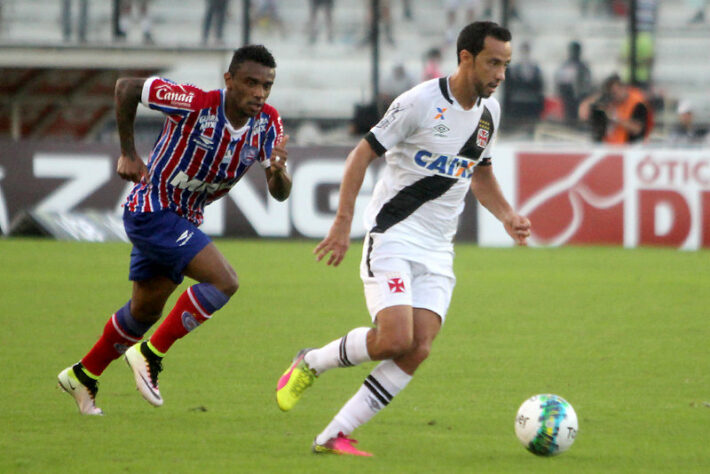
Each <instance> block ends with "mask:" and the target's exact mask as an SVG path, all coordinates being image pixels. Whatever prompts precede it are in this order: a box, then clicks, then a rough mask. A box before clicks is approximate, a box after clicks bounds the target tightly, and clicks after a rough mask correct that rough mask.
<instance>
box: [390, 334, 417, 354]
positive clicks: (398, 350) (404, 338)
mask: <svg viewBox="0 0 710 474" xmlns="http://www.w3.org/2000/svg"><path fill="white" fill-rule="evenodd" d="M383 346H384V347H383V352H385V355H386V358H388V359H392V358H397V357H401V356H403V355H405V354H408V353H410V352H411V351H412V349H413V348H414V338H412V336H411V335H407V334H400V335H397V336H394V337H390V338H388V339H387V340H386V341H385V344H383Z"/></svg>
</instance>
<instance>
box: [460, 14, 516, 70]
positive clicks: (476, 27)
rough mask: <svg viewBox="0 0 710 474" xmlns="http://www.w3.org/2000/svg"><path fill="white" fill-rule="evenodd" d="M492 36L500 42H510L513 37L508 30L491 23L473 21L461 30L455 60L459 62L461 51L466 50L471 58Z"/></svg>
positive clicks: (481, 49)
mask: <svg viewBox="0 0 710 474" xmlns="http://www.w3.org/2000/svg"><path fill="white" fill-rule="evenodd" d="M488 36H492V37H494V38H495V39H497V40H500V41H510V39H511V38H512V37H513V36H512V35H511V34H510V30H508V28H504V27H502V26H500V25H499V24H498V23H495V22H493V21H474V22H473V23H470V24H468V25H467V26H465V27H464V29H463V30H461V33H459V37H458V39H457V40H456V58H457V60H458V62H461V54H460V53H461V51H462V50H464V49H465V50H466V51H468V52H469V53H471V54H472V55H473V56H476V55H477V54H478V53H480V52H481V51H483V46H484V42H485V40H486V37H488Z"/></svg>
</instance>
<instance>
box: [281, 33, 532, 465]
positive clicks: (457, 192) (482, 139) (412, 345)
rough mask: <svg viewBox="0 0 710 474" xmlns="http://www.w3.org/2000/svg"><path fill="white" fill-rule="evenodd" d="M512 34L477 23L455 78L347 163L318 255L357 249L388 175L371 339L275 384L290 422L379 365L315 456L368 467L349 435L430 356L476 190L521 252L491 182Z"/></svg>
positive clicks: (364, 272)
mask: <svg viewBox="0 0 710 474" xmlns="http://www.w3.org/2000/svg"><path fill="white" fill-rule="evenodd" d="M510 40H511V35H510V32H509V31H508V30H507V29H505V28H502V27H500V26H498V25H497V24H495V23H492V22H475V23H471V24H470V25H468V26H467V27H465V28H464V29H463V30H462V31H461V33H460V34H459V37H458V40H457V46H456V50H457V51H456V53H457V57H458V61H459V62H458V67H457V69H456V71H455V72H454V73H453V74H452V75H450V76H449V77H443V78H440V79H432V80H429V81H426V82H423V83H422V84H419V85H418V86H415V87H414V88H412V89H410V90H408V91H406V92H404V93H403V94H401V95H400V96H399V97H398V98H396V99H395V100H394V101H393V102H392V105H390V108H389V110H388V111H387V113H386V114H385V116H384V117H383V118H382V120H381V121H380V122H379V123H378V124H377V125H375V126H374V127H373V128H372V129H371V130H370V132H369V133H368V134H367V135H366V136H365V138H364V139H362V140H361V141H360V142H359V144H358V145H357V146H356V147H355V148H354V149H353V151H352V152H351V153H350V154H349V156H348V158H347V161H346V163H345V174H344V177H343V181H342V184H341V186H340V201H339V204H338V212H337V214H336V216H335V221H334V222H333V225H332V226H331V228H330V231H329V232H328V235H327V236H326V238H325V239H324V240H323V241H322V242H321V243H320V244H318V246H317V247H316V249H315V254H316V258H317V259H318V260H322V259H323V258H325V257H327V256H328V254H330V255H329V256H328V258H327V259H326V260H327V263H328V265H338V264H339V263H340V262H341V261H342V259H343V257H344V256H345V253H346V251H347V249H348V246H349V245H350V228H351V224H352V218H353V213H354V206H355V198H356V196H357V194H358V191H359V189H360V187H361V186H362V182H363V178H364V176H365V172H366V170H367V167H368V166H369V164H370V163H372V161H374V160H375V159H377V158H378V157H380V156H382V155H384V157H385V160H386V165H385V169H384V172H383V173H382V177H381V178H380V180H379V181H378V183H377V185H376V186H375V190H374V192H373V196H372V199H371V200H370V203H369V204H368V207H367V210H366V212H365V225H366V228H367V229H368V232H367V235H366V237H365V245H364V247H363V255H362V261H361V265H360V277H361V278H362V280H363V283H364V287H365V300H366V303H367V307H368V310H369V312H370V316H371V318H372V321H373V322H374V324H375V327H374V328H370V327H360V328H355V329H353V330H351V331H350V332H349V333H347V334H346V335H345V336H343V337H341V338H338V339H336V340H334V341H332V342H330V343H328V344H326V345H325V346H323V347H321V348H319V349H304V350H301V351H300V352H299V353H298V354H297V355H296V357H295V358H294V360H293V362H292V364H291V366H290V367H289V368H288V369H287V370H286V372H285V373H284V374H283V375H282V376H281V378H280V379H279V381H278V383H277V388H276V398H277V402H278V405H279V407H280V408H281V409H282V410H284V411H288V410H291V409H292V408H293V406H294V405H295V404H296V402H298V400H299V399H300V398H301V395H302V394H303V392H304V390H305V389H306V388H308V387H309V386H311V385H312V384H313V383H314V381H315V378H316V377H318V376H320V375H322V374H323V373H325V372H326V371H328V370H330V369H334V368H336V367H351V366H354V365H359V364H362V363H366V362H369V361H373V360H377V361H381V362H380V363H379V364H378V365H377V367H375V369H374V370H373V371H372V372H371V373H370V375H369V376H368V377H367V378H366V379H365V381H364V382H363V385H362V386H361V387H360V389H359V390H358V391H357V392H356V393H355V395H354V396H353V397H352V398H351V399H350V400H349V401H348V402H347V403H346V404H345V405H344V406H343V408H342V409H341V410H340V412H339V413H337V414H336V415H335V417H334V418H333V420H332V421H331V422H330V423H329V424H328V425H327V426H326V427H325V429H324V430H323V431H322V432H321V433H319V434H318V435H317V436H316V438H315V440H314V442H313V451H314V452H316V453H336V454H350V455H357V456H369V455H370V453H367V452H365V451H360V450H358V449H357V448H355V446H354V443H355V441H354V440H353V439H352V438H350V434H351V433H352V432H353V430H355V429H356V428H357V427H358V426H361V425H362V424H364V423H366V422H367V421H368V420H370V419H371V418H372V417H373V416H375V414H377V413H378V412H379V411H380V410H381V409H382V408H384V407H385V406H387V405H388V404H389V403H390V402H391V401H392V399H393V398H394V396H396V395H397V394H398V393H399V392H400V391H402V390H403V389H404V388H405V387H406V386H407V384H408V383H409V381H410V380H411V379H412V376H413V374H414V372H415V370H416V369H417V367H419V365H420V364H421V363H422V362H424V360H425V359H426V358H427V357H428V356H429V352H430V350H431V346H432V343H433V341H434V338H435V337H436V335H437V334H438V333H439V330H440V329H441V325H442V324H443V322H444V320H445V317H446V311H447V310H448V307H449V302H450V300H451V294H452V292H453V288H454V284H455V282H456V278H455V276H454V272H453V256H454V251H453V238H454V235H455V233H456V228H457V223H458V218H459V215H460V214H461V211H462V210H463V205H464V204H463V203H464V198H465V196H466V194H467V192H468V190H469V189H471V191H472V192H473V193H474V195H475V196H476V198H477V199H478V201H479V202H480V203H481V204H482V205H483V206H484V207H486V208H487V209H488V210H489V211H490V212H491V213H492V214H493V215H494V216H496V217H497V218H498V220H500V221H501V223H503V225H504V227H505V229H506V231H507V232H508V234H509V235H510V236H511V237H512V238H513V240H514V241H515V242H517V243H518V244H520V245H524V244H525V243H526V240H527V238H528V236H529V235H530V221H529V220H528V219H527V218H526V217H524V216H521V215H519V214H518V213H517V212H515V210H514V209H513V208H512V207H511V206H510V204H509V203H508V201H507V200H506V199H505V197H504V196H503V194H502V192H501V189H500V186H499V185H498V181H497V180H496V178H495V176H494V174H493V171H492V166H491V164H492V157H493V154H492V150H491V149H492V143H493V142H494V140H495V135H496V130H497V128H498V124H499V122H500V105H499V104H498V101H497V100H496V99H494V98H492V97H490V96H491V94H493V92H494V91H495V90H496V88H497V87H498V86H499V85H500V83H501V82H502V81H503V79H504V78H505V70H506V68H507V66H508V64H509V62H510V59H511V46H510Z"/></svg>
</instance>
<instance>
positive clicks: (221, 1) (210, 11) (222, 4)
mask: <svg viewBox="0 0 710 474" xmlns="http://www.w3.org/2000/svg"><path fill="white" fill-rule="evenodd" d="M206 7H207V8H206V9H205V16H204V17H203V18H202V43H203V44H207V43H208V42H209V40H210V31H211V30H212V27H214V39H215V43H216V44H217V45H218V46H224V20H225V18H227V9H228V8H229V0H207V4H206Z"/></svg>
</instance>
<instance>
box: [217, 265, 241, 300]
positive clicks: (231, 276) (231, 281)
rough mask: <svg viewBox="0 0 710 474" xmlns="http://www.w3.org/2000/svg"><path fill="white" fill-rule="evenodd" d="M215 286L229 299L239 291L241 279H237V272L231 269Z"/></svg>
mask: <svg viewBox="0 0 710 474" xmlns="http://www.w3.org/2000/svg"><path fill="white" fill-rule="evenodd" d="M214 286H215V287H216V288H217V289H218V290H219V291H221V292H222V293H224V294H225V296H227V297H228V298H229V297H231V296H232V295H234V293H236V292H237V290H238V289H239V278H238V277H237V272H235V271H234V269H232V268H230V269H229V271H228V272H227V273H226V275H224V276H223V277H222V278H221V279H220V281H219V283H218V284H215V285H214Z"/></svg>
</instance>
